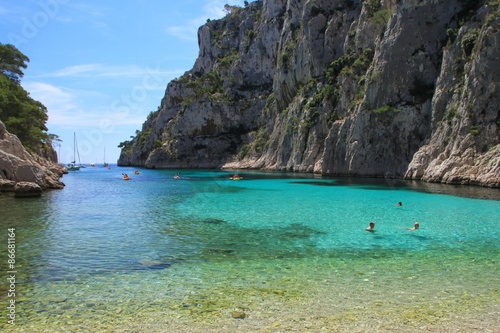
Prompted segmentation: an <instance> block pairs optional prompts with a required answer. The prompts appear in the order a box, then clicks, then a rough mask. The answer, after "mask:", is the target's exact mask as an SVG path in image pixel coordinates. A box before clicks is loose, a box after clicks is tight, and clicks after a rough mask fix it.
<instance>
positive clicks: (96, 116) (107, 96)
mask: <svg viewBox="0 0 500 333" xmlns="http://www.w3.org/2000/svg"><path fill="white" fill-rule="evenodd" d="M243 2H244V1H243V0H241V1H240V0H183V1H175V0H147V1H138V0H133V1H123V0H122V1H118V0H106V1H98V0H87V1H83V0H32V1H30V0H16V1H12V0H0V42H2V43H4V44H14V45H15V46H16V47H17V48H18V49H19V50H20V51H21V52H23V53H24V54H25V55H26V56H28V57H29V58H30V62H29V63H28V68H27V69H26V70H25V71H24V74H25V75H24V78H23V79H22V85H23V87H24V88H25V89H26V90H27V91H29V92H30V94H31V96H32V97H33V98H34V99H36V100H38V101H40V102H42V103H43V104H44V105H45V106H46V107H47V108H48V114H49V121H48V123H47V126H48V128H49V133H54V134H57V135H59V137H60V138H61V139H62V140H63V142H62V143H61V145H60V147H57V148H56V149H57V151H58V153H59V159H60V161H61V162H63V163H67V162H70V161H71V160H72V159H73V133H76V137H77V142H78V147H79V153H80V159H81V162H82V163H92V162H95V163H102V162H103V161H104V159H106V161H107V162H109V163H114V162H116V160H117V159H118V156H119V153H120V150H119V149H118V148H117V146H118V144H119V143H120V142H122V141H125V140H129V139H130V136H131V135H134V134H135V131H136V130H137V129H141V125H142V123H143V122H144V120H145V119H146V117H147V115H148V114H149V113H150V112H151V111H156V110H157V108H158V106H159V105H160V103H161V99H162V97H163V95H164V93H165V88H166V86H167V84H168V82H170V81H171V80H172V79H174V78H176V77H179V76H181V75H182V74H183V73H184V72H186V71H188V70H190V69H191V68H192V66H193V65H194V62H195V60H196V57H197V56H198V41H197V31H198V28H199V27H200V26H201V25H203V24H204V23H205V22H206V21H207V19H209V18H210V19H217V18H221V17H223V16H224V15H225V13H224V10H223V9H224V5H225V4H230V5H237V6H243Z"/></svg>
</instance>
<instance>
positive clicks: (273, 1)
mask: <svg viewBox="0 0 500 333" xmlns="http://www.w3.org/2000/svg"><path fill="white" fill-rule="evenodd" d="M499 7H500V2H499V1H486V0H483V1H477V0H437V1H436V0H433V1H430V0H387V1H385V0H384V1H379V0H365V1H360V0H333V1H332V0H308V1H307V0H267V1H256V2H252V3H250V4H248V5H247V6H245V8H238V7H231V6H227V7H226V9H227V11H228V15H227V16H226V17H225V18H223V19H221V20H213V21H208V22H207V23H206V24H205V25H204V26H202V27H201V28H200V29H199V32H198V38H199V45H200V51H199V56H198V59H197V60H196V62H195V64H194V66H193V68H192V69H191V70H189V71H188V72H186V73H185V74H184V75H183V76H181V77H180V78H178V79H176V80H173V81H172V82H170V83H169V84H168V86H167V90H166V94H165V97H164V98H163V100H162V103H161V107H160V109H159V110H158V111H157V112H153V113H151V114H150V116H149V117H148V119H146V121H145V123H144V124H143V127H142V130H141V131H138V133H137V135H136V137H135V138H134V139H133V140H131V141H126V142H123V143H122V144H121V146H122V148H123V150H122V153H121V156H120V159H119V164H120V165H134V166H146V167H148V168H221V167H226V168H255V169H269V170H287V171H300V172H315V173H320V174H324V175H356V176H370V177H398V178H406V179H421V180H425V181H430V182H444V183H452V184H475V185H483V186H492V187H500V120H499V119H500V117H499V107H498V106H499V105H500V88H499V77H500V33H499V26H500V15H499Z"/></svg>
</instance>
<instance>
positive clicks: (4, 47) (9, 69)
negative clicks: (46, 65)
mask: <svg viewBox="0 0 500 333" xmlns="http://www.w3.org/2000/svg"><path fill="white" fill-rule="evenodd" d="M29 61H30V59H29V58H28V57H27V56H25V55H24V54H22V53H21V51H19V50H18V49H17V48H16V47H15V46H14V45H11V44H2V43H0V72H1V73H2V74H4V75H5V76H7V77H8V78H9V79H11V80H12V81H15V82H17V83H19V82H20V81H21V78H22V77H23V75H24V73H23V70H22V68H24V69H26V68H27V67H28V65H27V64H26V63H27V62H29Z"/></svg>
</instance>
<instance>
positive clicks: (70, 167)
mask: <svg viewBox="0 0 500 333" xmlns="http://www.w3.org/2000/svg"><path fill="white" fill-rule="evenodd" d="M78 160H80V156H78ZM66 170H68V171H78V170H80V167H79V166H78V165H76V134H75V133H73V162H71V163H70V164H68V166H67V167H66Z"/></svg>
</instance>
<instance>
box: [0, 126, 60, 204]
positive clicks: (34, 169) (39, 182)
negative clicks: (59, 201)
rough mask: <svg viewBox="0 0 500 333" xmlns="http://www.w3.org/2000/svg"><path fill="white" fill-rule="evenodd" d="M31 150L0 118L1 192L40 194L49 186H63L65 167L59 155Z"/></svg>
mask: <svg viewBox="0 0 500 333" xmlns="http://www.w3.org/2000/svg"><path fill="white" fill-rule="evenodd" d="M54 153H55V152H53V151H51V152H49V154H45V155H47V156H40V155H38V154H32V153H29V152H28V151H27V150H26V149H25V148H24V146H23V145H22V143H21V141H20V140H19V138H18V137H17V136H16V135H14V134H11V133H9V132H8V131H7V129H6V127H5V125H4V123H3V122H1V121H0V192H14V195H15V196H16V197H33V196H40V195H41V194H42V192H43V191H44V190H47V189H62V188H64V183H63V182H61V181H60V178H61V177H62V176H63V170H62V169H61V168H60V167H59V165H58V164H57V154H54Z"/></svg>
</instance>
